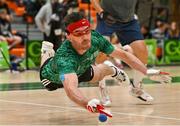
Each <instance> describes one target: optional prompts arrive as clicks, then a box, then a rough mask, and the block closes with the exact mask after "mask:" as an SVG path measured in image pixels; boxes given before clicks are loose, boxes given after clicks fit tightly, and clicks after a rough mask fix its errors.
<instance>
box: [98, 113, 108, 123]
mask: <svg viewBox="0 0 180 126" xmlns="http://www.w3.org/2000/svg"><path fill="white" fill-rule="evenodd" d="M99 121H101V122H105V121H107V116H106V115H105V114H99Z"/></svg>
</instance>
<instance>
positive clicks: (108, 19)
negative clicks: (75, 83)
mask: <svg viewBox="0 0 180 126" xmlns="http://www.w3.org/2000/svg"><path fill="white" fill-rule="evenodd" d="M99 17H100V19H101V20H104V21H105V23H106V24H108V25H112V24H114V23H116V19H115V18H114V17H113V16H111V15H110V14H109V13H108V12H105V11H102V12H101V13H100V14H99Z"/></svg>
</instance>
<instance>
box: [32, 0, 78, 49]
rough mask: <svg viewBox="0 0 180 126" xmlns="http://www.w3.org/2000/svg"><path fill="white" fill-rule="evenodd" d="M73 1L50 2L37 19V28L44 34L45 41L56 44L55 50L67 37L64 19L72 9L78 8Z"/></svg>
mask: <svg viewBox="0 0 180 126" xmlns="http://www.w3.org/2000/svg"><path fill="white" fill-rule="evenodd" d="M76 4H77V3H76V2H75V1H72V0H64V1H59V0H50V2H47V3H46V4H45V5H44V6H42V7H41V9H40V10H39V12H38V13H37V15H36V17H35V22H36V25H37V27H38V28H39V29H40V31H41V32H43V34H44V40H46V41H49V42H52V43H53V44H54V50H57V48H58V47H59V46H60V45H61V43H62V41H63V40H64V37H65V32H64V30H65V29H64V28H63V22H62V21H63V18H64V17H65V16H66V14H67V13H68V10H69V8H70V7H74V6H77V5H76Z"/></svg>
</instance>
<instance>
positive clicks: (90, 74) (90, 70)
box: [39, 58, 94, 91]
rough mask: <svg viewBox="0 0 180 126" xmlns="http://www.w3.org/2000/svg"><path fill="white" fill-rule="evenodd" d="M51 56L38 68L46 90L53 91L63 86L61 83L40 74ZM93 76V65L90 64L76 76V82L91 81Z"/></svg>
mask: <svg viewBox="0 0 180 126" xmlns="http://www.w3.org/2000/svg"><path fill="white" fill-rule="evenodd" d="M50 59H51V58H49V59H47V60H46V61H45V62H44V64H43V65H42V66H41V68H40V75H39V76H40V80H41V82H42V84H43V86H44V87H45V88H46V89H47V90H48V91H53V90H56V89H58V88H63V84H57V83H53V82H51V81H50V80H48V79H46V78H43V77H42V75H41V72H42V69H43V67H44V66H45V65H46V64H47V63H48V61H49V60H50ZM93 77H94V70H93V67H92V66H90V67H89V68H88V69H87V70H86V71H85V72H84V73H83V74H82V75H80V76H78V82H79V83H80V82H88V81H91V80H92V79H93Z"/></svg>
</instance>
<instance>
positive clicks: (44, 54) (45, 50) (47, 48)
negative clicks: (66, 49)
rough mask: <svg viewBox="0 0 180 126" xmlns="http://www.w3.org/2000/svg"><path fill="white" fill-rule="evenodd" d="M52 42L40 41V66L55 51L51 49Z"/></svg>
mask: <svg viewBox="0 0 180 126" xmlns="http://www.w3.org/2000/svg"><path fill="white" fill-rule="evenodd" d="M53 46H54V45H53V44H52V43H50V42H48V41H43V42H42V47H41V66H42V65H43V63H44V62H45V61H46V60H47V59H49V58H51V57H53V56H54V54H55V51H54V50H53Z"/></svg>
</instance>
